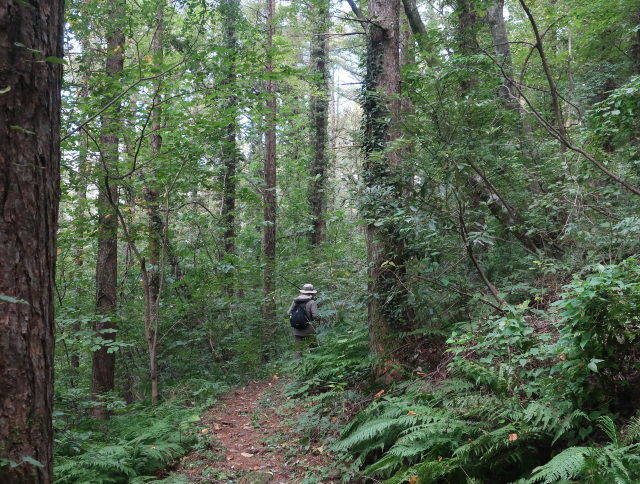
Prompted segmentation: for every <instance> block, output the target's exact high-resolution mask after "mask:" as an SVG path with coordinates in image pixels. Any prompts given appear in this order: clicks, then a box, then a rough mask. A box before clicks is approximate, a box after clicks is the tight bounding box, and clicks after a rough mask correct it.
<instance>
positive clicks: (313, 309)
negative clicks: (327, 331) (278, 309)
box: [287, 294, 319, 336]
mask: <svg viewBox="0 0 640 484" xmlns="http://www.w3.org/2000/svg"><path fill="white" fill-rule="evenodd" d="M299 301H307V304H305V306H304V310H305V311H306V313H307V316H310V317H311V318H312V319H313V320H314V321H316V320H318V319H319V315H318V304H317V303H316V301H315V299H313V297H311V296H309V295H307V294H300V295H299V296H298V297H296V298H295V299H294V300H293V302H292V303H291V306H289V309H288V310H287V314H288V315H289V316H291V311H293V307H294V306H295V304H296V302H299ZM291 329H292V330H293V334H294V336H309V335H311V334H315V333H316V329H315V328H314V327H313V324H312V323H309V326H307V327H306V328H304V329H296V328H291Z"/></svg>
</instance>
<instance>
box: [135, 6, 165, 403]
mask: <svg viewBox="0 0 640 484" xmlns="http://www.w3.org/2000/svg"><path fill="white" fill-rule="evenodd" d="M165 1H166V0H160V1H159V3H158V7H157V9H156V30H155V32H154V34H153V39H152V40H151V51H152V53H153V63H154V65H155V66H156V67H157V68H158V69H160V68H161V67H162V63H163V57H164V52H163V46H162V37H163V34H164V8H165ZM161 129H162V81H161V80H160V79H158V80H157V82H156V86H155V95H154V98H153V106H152V113H151V139H150V144H151V156H152V157H153V158H154V159H155V160H158V158H159V157H160V151H161V149H162V136H161V134H160V130H161ZM155 179H156V177H155V174H154V176H152V181H151V183H150V184H149V185H148V186H147V187H145V198H146V202H147V213H148V216H149V220H148V231H149V235H148V237H149V262H150V264H151V267H150V268H148V270H147V268H146V267H142V268H141V269H142V270H147V274H148V286H149V287H148V288H146V289H145V299H146V305H145V333H146V337H147V348H148V351H149V376H150V378H151V403H152V404H154V405H155V404H156V403H157V402H158V353H157V341H158V322H159V317H160V277H161V263H160V259H161V250H163V248H164V244H163V241H164V237H163V232H164V224H163V223H162V217H161V216H160V209H159V206H158V198H159V193H158V188H157V182H156V181H155Z"/></svg>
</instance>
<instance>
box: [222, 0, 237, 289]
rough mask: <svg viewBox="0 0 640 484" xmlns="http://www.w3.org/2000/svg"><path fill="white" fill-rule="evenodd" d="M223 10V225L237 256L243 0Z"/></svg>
mask: <svg viewBox="0 0 640 484" xmlns="http://www.w3.org/2000/svg"><path fill="white" fill-rule="evenodd" d="M220 11H221V14H222V18H223V29H224V36H225V39H226V48H227V54H226V57H225V58H224V59H223V62H224V65H223V69H225V70H226V79H225V81H224V87H225V88H226V89H227V92H228V94H227V100H226V102H225V105H224V110H225V113H226V115H227V116H229V118H230V119H229V123H228V124H227V126H226V127H225V136H224V140H223V143H222V162H223V164H224V173H223V177H222V178H223V179H222V181H223V195H222V217H221V218H222V224H223V227H224V234H223V236H222V237H223V239H224V244H223V245H224V254H225V255H226V254H229V255H233V254H235V252H236V227H235V210H236V170H237V167H238V158H239V151H238V142H237V132H238V96H237V95H236V89H237V86H236V84H237V74H236V56H237V51H238V38H237V34H236V27H237V23H238V20H239V18H240V0H222V1H221V2H220ZM233 288H234V284H233V282H229V283H228V284H227V294H228V295H230V296H231V295H232V294H233Z"/></svg>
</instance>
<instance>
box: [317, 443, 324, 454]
mask: <svg viewBox="0 0 640 484" xmlns="http://www.w3.org/2000/svg"><path fill="white" fill-rule="evenodd" d="M316 452H317V453H318V454H322V453H323V452H324V446H322V445H321V446H320V447H316Z"/></svg>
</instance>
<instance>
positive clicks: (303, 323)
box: [287, 284, 320, 359]
mask: <svg viewBox="0 0 640 484" xmlns="http://www.w3.org/2000/svg"><path fill="white" fill-rule="evenodd" d="M317 294H318V291H316V290H315V289H314V288H313V284H305V285H304V286H302V289H300V294H299V295H298V296H296V298H295V299H294V300H293V302H292V303H291V306H290V307H289V310H288V311H287V314H288V315H289V321H290V323H291V329H292V331H293V337H294V339H295V344H294V348H295V350H296V353H295V358H296V359H300V358H302V351H303V350H304V349H306V348H310V347H316V346H318V343H317V340H316V329H315V328H314V326H313V324H311V322H312V321H317V320H319V319H320V316H319V314H318V304H317V302H316V297H317Z"/></svg>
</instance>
